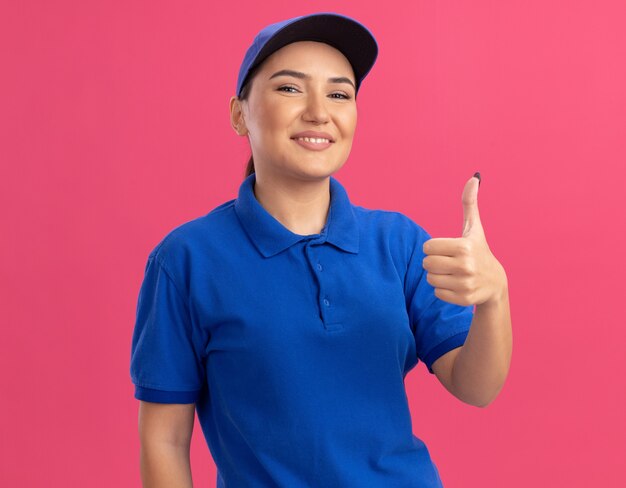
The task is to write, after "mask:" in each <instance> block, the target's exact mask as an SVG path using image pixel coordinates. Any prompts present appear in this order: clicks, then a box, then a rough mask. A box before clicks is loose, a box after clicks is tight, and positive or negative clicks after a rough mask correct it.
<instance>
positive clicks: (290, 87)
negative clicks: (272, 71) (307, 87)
mask: <svg viewBox="0 0 626 488" xmlns="http://www.w3.org/2000/svg"><path fill="white" fill-rule="evenodd" d="M283 88H286V89H288V90H289V89H291V90H295V91H296V92H297V91H298V90H297V88H296V87H294V86H289V85H283V86H280V87H278V88H277V91H282V89H283ZM288 93H294V92H288Z"/></svg>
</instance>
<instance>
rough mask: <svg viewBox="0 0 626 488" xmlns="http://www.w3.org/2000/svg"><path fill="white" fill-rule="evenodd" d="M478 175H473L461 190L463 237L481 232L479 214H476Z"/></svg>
mask: <svg viewBox="0 0 626 488" xmlns="http://www.w3.org/2000/svg"><path fill="white" fill-rule="evenodd" d="M479 186H480V173H478V172H477V173H475V174H474V176H472V177H471V178H470V179H469V180H468V181H467V183H465V188H463V197H462V201H463V237H467V236H468V235H470V234H473V233H475V232H476V231H479V230H482V223H481V222H480V214H479V213H478V187H479Z"/></svg>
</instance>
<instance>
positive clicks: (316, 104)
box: [303, 90, 330, 124]
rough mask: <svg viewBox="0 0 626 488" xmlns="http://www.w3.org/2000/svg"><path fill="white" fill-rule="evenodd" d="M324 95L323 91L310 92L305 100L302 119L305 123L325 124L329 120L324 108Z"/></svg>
mask: <svg viewBox="0 0 626 488" xmlns="http://www.w3.org/2000/svg"><path fill="white" fill-rule="evenodd" d="M326 103H327V99H326V94H325V93H324V92H323V91H316V90H310V91H309V93H308V95H307V98H306V108H305V111H304V114H303V118H304V119H305V120H306V121H307V122H317V123H320V124H322V123H325V122H328V121H329V120H330V114H329V113H328V107H327V106H326Z"/></svg>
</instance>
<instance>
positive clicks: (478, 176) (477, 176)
mask: <svg viewBox="0 0 626 488" xmlns="http://www.w3.org/2000/svg"><path fill="white" fill-rule="evenodd" d="M474 177H475V178H478V187H479V188H480V171H476V173H474Z"/></svg>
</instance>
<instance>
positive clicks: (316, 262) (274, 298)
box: [130, 173, 473, 488]
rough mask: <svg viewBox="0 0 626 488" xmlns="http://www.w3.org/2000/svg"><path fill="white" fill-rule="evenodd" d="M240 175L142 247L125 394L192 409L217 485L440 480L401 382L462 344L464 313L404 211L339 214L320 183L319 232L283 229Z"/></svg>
mask: <svg viewBox="0 0 626 488" xmlns="http://www.w3.org/2000/svg"><path fill="white" fill-rule="evenodd" d="M255 178H256V175H255V174H254V173H253V174H251V175H250V176H248V177H247V178H246V179H245V180H244V181H243V182H242V184H241V186H240V188H239V194H238V198H236V199H234V200H230V201H227V202H225V203H223V204H222V205H220V206H218V207H216V208H214V209H213V210H211V211H210V212H209V213H208V214H206V215H204V216H202V217H199V218H197V219H195V220H191V221H189V222H186V223H184V224H182V225H180V226H178V227H176V228H175V229H173V230H171V231H170V232H169V233H168V234H167V235H166V236H165V237H164V238H163V239H162V240H161V242H159V243H158V244H157V245H156V247H155V248H154V249H153V250H152V252H151V253H150V255H149V257H148V261H147V265H146V268H145V276H144V279H143V283H142V285H141V289H140V291H139V298H138V303H137V315H136V323H135V328H134V333H133V337H132V351H131V363H130V375H131V379H132V381H133V383H134V385H135V397H136V398H137V399H140V400H145V401H149V402H160V403H194V402H195V404H196V409H197V414H198V419H199V421H200V424H201V426H202V431H203V433H204V436H205V439H206V441H207V444H208V447H209V449H210V452H211V454H212V456H213V459H214V462H215V465H216V466H217V469H218V475H217V486H218V487H226V488H244V487H245V488H256V487H259V488H261V487H262V488H267V487H285V488H305V487H306V488H310V487H325V488H331V487H342V488H345V487H368V488H377V487H381V488H389V487H394V488H430V487H441V486H442V485H441V480H440V478H439V474H438V471H437V468H436V466H435V464H434V463H433V461H432V459H431V457H430V454H429V451H428V449H427V447H426V446H425V444H424V443H423V442H422V441H421V440H420V439H419V438H417V437H416V436H415V435H413V433H412V423H411V415H410V411H409V405H408V401H407V396H406V390H405V387H404V378H405V376H406V375H407V373H408V372H409V371H410V370H411V369H412V368H413V367H415V365H416V364H417V363H418V360H421V361H422V362H424V364H425V365H426V366H427V368H428V371H429V372H430V373H433V371H432V369H431V365H432V363H433V362H434V361H435V360H436V359H437V358H439V357H440V356H441V355H443V354H444V353H446V352H448V351H450V350H451V349H454V348H456V347H459V346H462V345H463V344H464V342H465V338H466V337H467V333H468V330H469V327H470V323H471V321H472V317H473V306H467V307H463V306H459V305H454V304H450V303H447V302H444V301H443V300H440V299H439V298H437V297H436V296H435V295H434V290H433V288H432V286H431V285H430V284H429V283H428V282H427V281H426V272H425V271H424V269H423V267H422V260H423V258H424V254H423V252H422V244H423V243H424V241H426V240H427V239H429V238H430V235H429V234H428V233H427V232H426V231H425V230H424V229H423V228H422V227H420V226H419V225H418V224H416V223H415V222H413V221H412V220H411V219H410V218H409V217H406V216H405V215H403V214H401V213H399V212H393V211H387V210H372V209H367V208H364V207H361V206H357V205H353V204H352V203H351V202H350V200H349V199H348V195H347V193H346V191H345V189H344V187H343V186H342V185H341V184H340V183H339V181H338V180H336V179H335V178H334V177H332V176H331V177H330V211H329V214H328V218H327V221H326V225H325V226H324V228H323V229H322V231H321V232H320V233H319V234H311V235H298V234H294V233H293V232H291V231H290V230H289V229H287V228H286V227H285V226H283V225H282V224H281V223H280V222H279V221H278V220H276V219H275V218H274V217H272V216H271V215H270V214H269V213H268V212H267V211H266V210H265V209H264V208H263V207H262V206H261V204H260V203H259V202H258V200H257V199H256V197H255V195H254V191H253V189H254V182H255ZM424 401H428V399H424Z"/></svg>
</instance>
